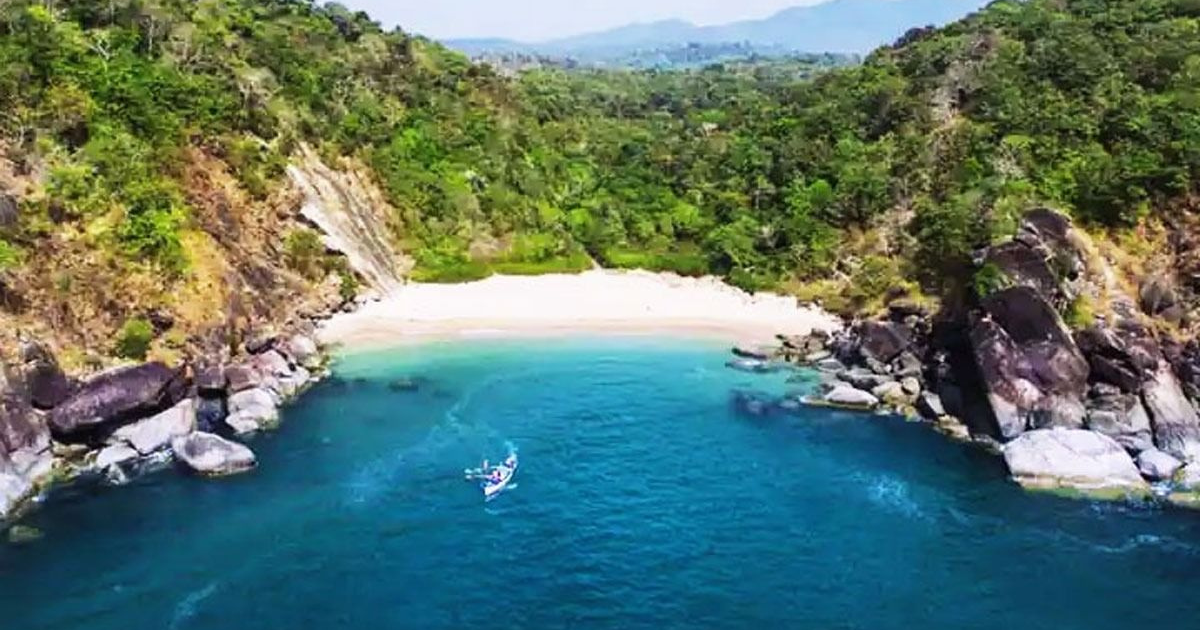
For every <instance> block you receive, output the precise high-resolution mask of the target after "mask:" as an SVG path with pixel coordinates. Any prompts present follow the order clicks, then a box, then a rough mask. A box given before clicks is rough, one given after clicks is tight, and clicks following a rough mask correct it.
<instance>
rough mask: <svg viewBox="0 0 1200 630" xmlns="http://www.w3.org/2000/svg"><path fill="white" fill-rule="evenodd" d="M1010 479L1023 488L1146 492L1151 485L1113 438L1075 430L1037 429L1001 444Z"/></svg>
mask: <svg viewBox="0 0 1200 630" xmlns="http://www.w3.org/2000/svg"><path fill="white" fill-rule="evenodd" d="M1003 452H1004V461H1005V462H1006V463H1007V464H1008V469H1009V471H1010V472H1011V473H1012V477H1013V479H1014V480H1015V481H1016V482H1017V483H1019V484H1021V485H1022V486H1024V487H1026V488H1032V489H1043V490H1045V489H1050V490H1053V489H1070V490H1079V491H1084V492H1089V493H1097V492H1098V493H1108V492H1113V491H1117V492H1134V493H1145V492H1148V491H1149V486H1148V485H1147V484H1146V481H1145V480H1144V479H1142V476H1141V473H1140V472H1139V471H1138V468H1137V466H1136V465H1135V464H1134V462H1133V458H1131V457H1130V456H1129V453H1127V452H1126V451H1125V449H1124V448H1122V447H1121V445H1120V444H1117V442H1116V441H1114V440H1113V439H1112V438H1110V437H1108V436H1105V435H1101V434H1099V433H1096V432H1093V431H1084V430H1077V429H1038V430H1034V431H1029V432H1027V433H1024V434H1022V435H1021V436H1020V437H1018V438H1016V439H1015V440H1013V441H1012V442H1009V443H1008V444H1006V445H1004V449H1003Z"/></svg>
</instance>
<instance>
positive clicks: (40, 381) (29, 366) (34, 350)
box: [21, 342, 74, 410]
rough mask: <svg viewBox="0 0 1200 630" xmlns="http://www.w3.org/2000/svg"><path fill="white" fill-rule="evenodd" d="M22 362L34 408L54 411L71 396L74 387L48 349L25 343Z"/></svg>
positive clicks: (22, 349) (36, 344) (37, 344)
mask: <svg viewBox="0 0 1200 630" xmlns="http://www.w3.org/2000/svg"><path fill="white" fill-rule="evenodd" d="M21 360H22V361H23V362H24V364H25V369H24V372H25V379H26V381H27V383H28V385H29V400H30V402H31V403H33V406H34V407H36V408H38V409H42V410H48V409H53V408H55V407H57V406H58V405H60V404H62V403H63V401H65V400H66V399H67V398H68V397H69V396H70V395H71V392H72V390H73V389H74V386H73V385H72V384H71V381H70V380H69V379H67V375H66V374H65V373H63V370H62V368H61V367H59V365H58V360H57V359H55V358H54V354H53V353H51V352H50V350H49V349H48V348H46V347H45V346H43V345H42V344H40V343H36V342H25V343H24V344H22V347H21Z"/></svg>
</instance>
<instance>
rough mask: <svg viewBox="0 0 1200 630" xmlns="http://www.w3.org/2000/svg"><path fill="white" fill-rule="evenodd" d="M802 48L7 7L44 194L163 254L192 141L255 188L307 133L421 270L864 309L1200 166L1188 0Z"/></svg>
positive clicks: (300, 16)
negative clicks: (529, 46)
mask: <svg viewBox="0 0 1200 630" xmlns="http://www.w3.org/2000/svg"><path fill="white" fill-rule="evenodd" d="M48 7H52V8H48ZM808 70H811V68H808ZM806 72H807V71H806ZM806 72H798V71H797V69H796V68H788V67H787V65H786V64H782V65H781V64H771V65H767V66H756V65H753V64H739V65H730V66H713V67H709V68H705V69H700V70H694V71H681V72H659V71H646V72H602V71H578V72H569V71H562V70H554V69H551V70H538V71H532V72H528V73H525V74H522V75H520V76H519V77H518V78H516V79H509V78H506V77H504V76H501V75H500V74H498V73H497V72H496V71H494V70H492V69H490V68H489V67H487V66H476V65H472V64H470V63H469V62H468V61H467V60H466V59H465V58H464V57H462V56H461V55H458V54H456V53H452V52H450V51H447V50H445V49H444V48H442V47H440V46H438V45H436V44H433V43H431V42H428V41H426V40H423V39H421V38H417V37H412V36H409V35H407V34H405V33H403V32H399V31H397V32H385V31H383V30H382V29H381V28H380V27H379V26H377V25H376V24H374V23H372V22H371V21H370V20H369V19H368V18H367V17H366V16H365V15H363V14H361V13H351V12H349V11H347V10H346V9H344V8H342V7H340V6H338V5H330V6H328V7H324V8H320V7H317V6H315V5H313V4H311V3H309V2H304V1H301V0H262V1H256V2H250V1H249V0H196V1H184V0H114V1H107V2H98V1H84V0H67V1H64V2H58V3H53V4H44V3H40V2H29V1H28V0H11V1H10V2H7V3H4V4H3V5H0V111H2V112H4V113H5V115H4V117H3V119H0V134H2V135H3V138H4V139H5V143H6V144H7V146H8V148H9V151H10V152H12V153H17V154H19V156H20V157H21V159H23V160H29V161H39V162H41V163H42V165H43V166H44V167H45V168H44V169H42V170H41V172H46V173H48V176H47V178H46V181H45V182H44V184H45V190H46V193H47V197H48V199H47V203H46V204H44V205H45V206H46V207H47V208H49V207H52V206H56V205H57V206H61V207H63V208H65V209H66V210H67V213H66V214H67V220H69V221H74V222H80V223H84V224H86V225H87V226H88V230H87V234H89V235H90V236H91V237H92V238H94V239H95V241H96V246H97V247H104V248H108V249H109V250H110V251H113V252H115V253H116V254H117V255H119V256H121V257H124V258H126V259H128V260H131V261H136V262H139V263H149V264H152V265H154V266H156V267H157V268H159V269H161V270H162V271H163V273H164V275H165V276H167V277H170V276H172V275H177V274H179V273H181V272H183V271H185V270H186V269H187V266H188V261H187V260H186V259H185V256H184V253H183V251H182V249H181V248H180V231H181V230H183V229H185V228H186V227H187V225H188V222H189V220H190V218H189V217H190V212H191V210H190V208H189V205H188V201H187V199H188V197H187V195H186V194H185V193H186V191H185V186H184V184H183V178H182V176H181V174H180V170H181V165H182V164H183V163H184V161H185V155H186V152H187V151H188V150H190V149H193V148H203V149H204V150H206V151H210V152H212V153H213V154H215V155H218V156H220V157H222V158H223V159H224V160H225V161H226V162H227V164H228V165H229V167H230V169H231V171H232V172H233V173H234V174H235V175H236V176H237V178H238V180H239V181H240V182H241V184H242V186H244V187H245V188H246V190H247V191H248V192H249V193H250V194H251V195H253V196H257V197H262V196H264V195H266V194H268V193H269V191H270V190H272V188H273V186H276V185H277V183H278V181H279V180H280V178H281V174H282V171H283V166H284V164H285V163H286V159H287V158H288V156H289V155H290V154H291V152H292V151H293V150H294V148H295V147H296V146H297V145H298V143H300V142H305V143H309V144H312V145H315V146H317V147H318V148H319V149H320V151H321V153H322V154H323V155H328V156H336V155H349V156H354V157H356V158H358V159H360V160H361V161H362V162H363V163H364V164H367V165H369V166H370V168H371V169H372V170H373V171H374V174H375V176H376V178H377V180H378V182H379V184H380V185H381V188H382V189H383V190H384V192H385V194H386V196H387V198H388V200H389V201H390V202H391V204H392V205H393V206H394V207H395V208H396V212H397V216H396V217H395V222H394V223H395V225H396V226H397V229H398V230H400V234H403V238H404V241H405V243H407V244H408V246H409V249H410V253H411V254H412V255H413V257H414V258H415V260H416V261H417V268H416V271H415V273H414V277H416V278H417V279H425V280H439V281H454V280H466V279H472V278H477V277H481V276H483V275H486V274H488V273H491V272H495V271H504V272H507V273H541V272H545V271H559V270H577V269H582V268H586V267H587V266H589V265H590V264H591V261H592V260H595V261H599V262H601V263H603V264H607V265H611V266H616V267H632V266H647V267H651V268H657V269H672V270H677V271H680V272H682V273H687V274H701V273H716V274H721V275H724V276H725V277H727V278H728V279H730V281H732V282H734V283H736V284H739V285H742V286H744V287H747V288H752V289H757V288H765V287H780V286H802V285H809V286H821V287H829V286H830V285H829V283H828V281H829V280H830V279H834V278H841V279H843V280H848V282H843V286H845V287H847V288H846V289H845V291H844V294H843V295H842V296H840V297H841V301H842V302H843V303H848V304H850V305H852V306H854V307H861V308H870V307H871V305H873V304H876V303H877V302H878V300H879V298H880V297H881V295H882V294H884V293H887V292H888V291H890V290H891V289H892V288H893V287H895V286H896V285H897V284H898V283H901V280H902V279H903V278H915V279H917V280H919V281H920V282H921V283H922V285H923V288H925V289H926V290H931V291H936V292H943V291H953V290H954V289H955V288H962V287H977V288H979V289H981V290H983V291H985V292H986V291H987V290H992V289H994V288H995V286H996V282H997V281H998V280H997V279H996V278H993V277H991V276H989V275H988V274H987V273H986V270H983V271H982V272H978V273H977V270H976V269H975V268H974V266H973V265H972V263H971V256H970V254H971V252H972V251H974V250H976V249H977V248H979V247H981V246H983V245H986V244H988V243H990V242H992V241H994V240H995V239H997V238H998V237H1001V236H1003V235H1004V234H1006V233H1008V232H1009V231H1011V229H1012V226H1013V217H1014V216H1015V215H1016V214H1017V213H1019V212H1020V211H1021V210H1023V209H1025V208H1027V207H1029V206H1030V205H1032V204H1038V203H1047V204H1052V205H1055V206H1059V207H1062V208H1065V209H1067V210H1069V211H1071V212H1072V213H1073V214H1074V215H1075V216H1076V217H1077V218H1078V219H1080V220H1082V221H1085V222H1088V223H1090V224H1092V225H1096V226H1101V227H1107V226H1112V227H1120V226H1128V225H1131V224H1133V223H1135V222H1137V221H1138V220H1139V219H1140V218H1142V217H1144V216H1146V215H1147V214H1148V213H1154V212H1157V211H1159V210H1158V209H1161V208H1165V207H1168V206H1169V204H1170V203H1171V202H1174V201H1178V200H1183V199H1188V198H1192V197H1193V196H1194V195H1195V194H1196V193H1197V192H1198V191H1197V186H1196V182H1197V181H1200V2H1198V1H1197V0H1028V1H1017V0H1000V1H998V2H995V3H993V4H992V5H991V6H990V7H989V8H988V9H986V10H984V11H982V12H980V13H978V14H977V15H975V16H973V17H971V18H969V19H968V20H965V21H963V22H960V23H957V24H954V25H951V26H949V27H947V28H944V29H940V30H937V31H932V32H924V31H922V32H914V33H913V35H912V36H910V37H907V38H906V39H905V40H904V41H902V42H900V43H899V44H898V45H897V46H895V47H891V48H884V49H881V50H879V51H876V52H875V53H873V54H871V55H870V56H869V57H868V58H867V59H865V60H864V62H863V63H862V64H861V65H858V66H855V67H848V68H839V69H833V70H829V71H826V72H822V73H819V74H818V75H817V76H816V77H815V78H811V77H807V76H802V75H805V74H806ZM896 217H908V219H911V220H908V219H904V220H900V221H896V220H895V218H896ZM35 219H36V218H35ZM35 219H27V220H35ZM44 223H45V222H44V221H43V224H44ZM881 229H882V230H886V231H889V232H892V233H891V234H890V235H889V238H886V239H881V243H883V244H882V245H880V247H879V248H878V249H877V250H875V251H861V252H856V253H855V254H854V255H847V253H846V251H845V250H844V244H845V243H846V240H847V239H848V238H849V235H850V234H852V233H861V232H863V231H866V230H881ZM37 238H39V232H37V231H36V230H32V229H29V228H26V229H24V231H22V232H21V233H19V234H17V235H14V236H13V237H12V238H10V239H9V241H10V242H11V243H12V246H16V247H20V248H22V249H25V250H32V249H34V248H33V247H30V245H33V244H34V241H36V239H37ZM306 238H307V237H304V236H295V240H293V239H292V238H289V239H288V243H287V244H286V249H287V255H288V259H289V264H291V265H292V266H293V267H294V268H296V269H297V270H298V271H301V272H302V273H305V274H306V275H307V274H308V273H310V272H313V271H315V270H316V269H318V268H323V267H320V265H319V264H318V263H317V259H316V258H314V256H315V255H316V254H315V253H314V252H312V251H310V250H311V249H312V243H311V242H310V241H306V240H304V239H306ZM4 247H5V248H9V247H11V246H10V245H5V246H4ZM6 251H10V250H9V249H0V265H4V264H9V265H11V264H12V262H7V263H6V262H5V261H11V260H12V256H11V254H4V252H6ZM901 284H902V283H901ZM904 288H905V290H908V289H910V288H911V287H904Z"/></svg>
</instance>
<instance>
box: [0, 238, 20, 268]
mask: <svg viewBox="0 0 1200 630" xmlns="http://www.w3.org/2000/svg"><path fill="white" fill-rule="evenodd" d="M24 258H25V255H24V252H22V251H21V248H19V247H17V246H16V245H13V244H12V243H9V242H8V241H6V240H4V239H2V238H0V271H7V270H9V269H14V268H16V267H19V266H20V265H21V262H22V261H23V260H24Z"/></svg>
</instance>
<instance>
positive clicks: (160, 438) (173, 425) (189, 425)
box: [111, 398, 196, 455]
mask: <svg viewBox="0 0 1200 630" xmlns="http://www.w3.org/2000/svg"><path fill="white" fill-rule="evenodd" d="M195 430H196V403H195V401H193V400H192V399H190V398H189V399H186V400H183V401H181V402H180V403H179V404H177V405H175V406H174V407H171V408H170V409H168V410H166V411H164V412H162V413H159V414H157V415H154V416H151V417H149V418H146V419H145V420H139V421H137V422H135V423H133V424H128V425H125V426H123V427H121V428H119V429H117V430H116V431H115V432H113V435H112V438H111V439H112V441H115V442H127V443H128V444H129V445H130V446H132V447H133V448H135V449H137V452H138V453H140V454H142V455H149V454H151V453H153V452H155V451H159V450H162V449H165V448H167V447H168V446H170V445H171V440H173V439H175V438H177V437H181V436H184V435H187V434H189V433H191V432H192V431H195Z"/></svg>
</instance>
